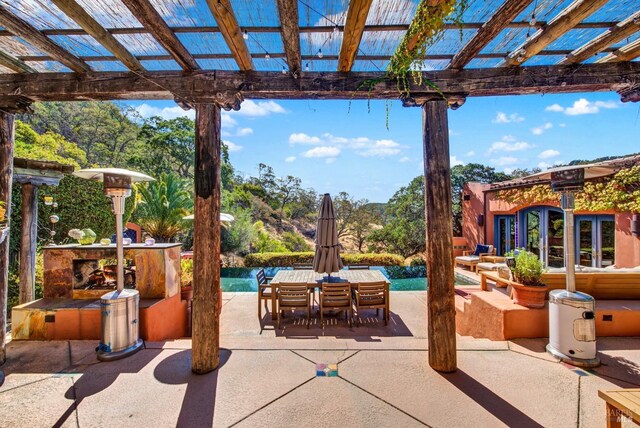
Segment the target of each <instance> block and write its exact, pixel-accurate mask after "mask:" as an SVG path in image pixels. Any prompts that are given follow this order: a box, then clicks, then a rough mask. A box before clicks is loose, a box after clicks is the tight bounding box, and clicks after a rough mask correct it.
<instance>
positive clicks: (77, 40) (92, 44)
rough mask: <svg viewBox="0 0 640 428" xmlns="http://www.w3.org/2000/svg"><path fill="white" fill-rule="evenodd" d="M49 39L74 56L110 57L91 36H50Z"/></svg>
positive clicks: (109, 53)
mask: <svg viewBox="0 0 640 428" xmlns="http://www.w3.org/2000/svg"><path fill="white" fill-rule="evenodd" d="M49 38H50V39H51V40H52V41H53V42H54V43H56V44H57V45H59V46H60V47H62V48H63V49H65V50H67V51H69V52H71V53H72V54H74V55H75V56H105V55H111V52H109V51H108V50H107V49H106V48H105V47H104V46H102V45H101V44H100V43H99V42H98V41H96V39H94V38H93V37H91V36H50V37H49Z"/></svg>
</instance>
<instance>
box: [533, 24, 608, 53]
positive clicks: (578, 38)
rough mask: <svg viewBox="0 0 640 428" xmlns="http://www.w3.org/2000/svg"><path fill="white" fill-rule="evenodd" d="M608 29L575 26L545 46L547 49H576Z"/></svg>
mask: <svg viewBox="0 0 640 428" xmlns="http://www.w3.org/2000/svg"><path fill="white" fill-rule="evenodd" d="M605 31H606V30H604V29H602V28H574V29H572V30H569V31H567V32H566V33H564V34H563V35H562V36H560V37H558V38H557V39H556V40H554V41H553V42H551V43H549V45H548V46H547V47H546V48H545V49H547V50H571V51H572V50H574V49H577V48H579V47H580V46H582V45H584V44H585V43H587V42H589V41H591V40H593V39H594V38H596V37H598V36H599V35H600V34H602V33H604V32H605Z"/></svg>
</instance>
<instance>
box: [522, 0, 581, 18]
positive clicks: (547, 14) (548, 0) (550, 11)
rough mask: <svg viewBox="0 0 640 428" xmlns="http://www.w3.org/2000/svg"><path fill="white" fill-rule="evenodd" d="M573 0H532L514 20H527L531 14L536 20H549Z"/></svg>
mask: <svg viewBox="0 0 640 428" xmlns="http://www.w3.org/2000/svg"><path fill="white" fill-rule="evenodd" d="M573 1H574V0H538V1H533V2H531V4H530V5H529V6H527V8H526V9H525V10H523V11H522V12H521V13H520V15H518V17H517V18H516V19H515V21H529V20H530V19H531V17H532V15H533V14H535V19H536V20H537V21H551V20H552V19H553V18H555V17H556V15H558V14H559V13H560V12H562V11H563V10H564V9H565V8H566V7H567V6H569V5H570V4H571V3H573Z"/></svg>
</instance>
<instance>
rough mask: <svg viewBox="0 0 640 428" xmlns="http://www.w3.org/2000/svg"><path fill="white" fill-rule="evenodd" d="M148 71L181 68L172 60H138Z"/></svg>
mask: <svg viewBox="0 0 640 428" xmlns="http://www.w3.org/2000/svg"><path fill="white" fill-rule="evenodd" d="M140 62H141V63H142V66H143V67H144V68H146V69H147V70H149V71H180V70H182V68H181V67H180V66H179V65H178V63H177V62H175V61H174V60H162V61H140Z"/></svg>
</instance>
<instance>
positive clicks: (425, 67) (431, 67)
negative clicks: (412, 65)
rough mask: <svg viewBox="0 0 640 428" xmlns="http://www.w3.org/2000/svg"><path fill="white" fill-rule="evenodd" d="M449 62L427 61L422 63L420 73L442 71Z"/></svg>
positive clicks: (446, 60) (442, 60)
mask: <svg viewBox="0 0 640 428" xmlns="http://www.w3.org/2000/svg"><path fill="white" fill-rule="evenodd" d="M449 62H450V61H449V60H448V59H429V60H426V61H424V62H423V63H422V71H435V70H444V69H445V68H446V67H447V65H449Z"/></svg>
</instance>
